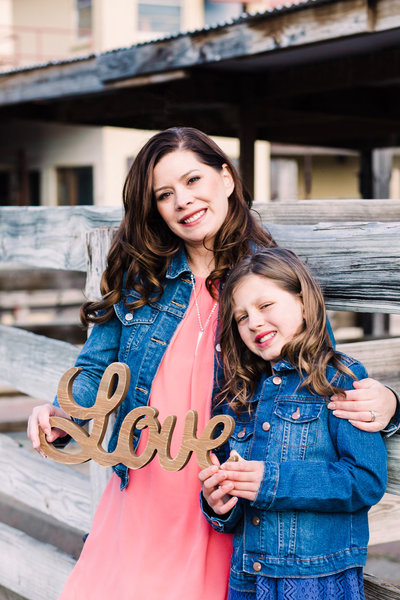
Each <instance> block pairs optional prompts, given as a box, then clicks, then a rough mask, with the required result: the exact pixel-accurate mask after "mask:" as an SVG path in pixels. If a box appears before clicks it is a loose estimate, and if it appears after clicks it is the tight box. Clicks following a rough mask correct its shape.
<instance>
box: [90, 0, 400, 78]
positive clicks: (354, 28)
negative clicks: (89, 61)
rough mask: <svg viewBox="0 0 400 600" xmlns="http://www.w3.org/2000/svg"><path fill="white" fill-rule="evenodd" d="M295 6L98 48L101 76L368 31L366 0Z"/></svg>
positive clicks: (195, 62) (189, 63)
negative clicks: (120, 46)
mask: <svg viewBox="0 0 400 600" xmlns="http://www.w3.org/2000/svg"><path fill="white" fill-rule="evenodd" d="M381 1H382V0H381ZM399 6H400V5H399ZM296 8H297V10H296ZM296 8H292V10H288V11H285V10H283V11H280V12H275V13H274V12H271V13H269V14H263V15H259V16H258V17H257V16H255V17H253V18H252V17H251V16H250V17H247V18H246V19H243V20H241V21H238V22H236V23H234V24H233V25H225V26H224V27H220V28H215V29H211V30H210V31H199V32H194V33H193V34H191V35H184V36H177V37H176V38H174V39H167V40H160V41H158V42H154V43H153V44H143V45H141V46H136V47H132V48H128V49H124V50H120V51H118V52H111V53H107V54H103V55H101V56H100V57H99V61H98V64H99V69H100V77H101V78H102V80H103V81H107V82H108V81H115V80H117V79H124V78H127V77H134V76H138V75H142V74H145V73H153V72H162V71H165V70H170V69H178V68H185V67H186V68H187V67H191V66H193V65H204V64H209V63H212V62H218V63H219V62H221V61H223V60H227V59H232V58H239V57H240V58H241V57H245V56H254V55H255V54H260V53H268V52H276V51H277V50H280V49H289V48H293V49H294V48H296V49H299V48H300V47H303V46H305V45H307V44H315V43H317V42H322V41H325V42H326V41H329V40H334V39H337V38H341V39H345V38H346V37H348V36H353V35H356V34H362V33H364V34H365V33H369V32H370V31H371V24H370V21H369V13H368V3H367V1H366V0H345V1H342V2H340V1H339V2H335V3H326V4H325V3H318V4H315V5H313V6H308V7H303V10H302V9H301V7H296ZM395 14H396V13H393V16H394V15H395ZM399 22H400V19H399V18H398V17H395V18H394V20H393V21H392V22H391V23H390V24H389V25H390V26H391V27H395V26H396V23H399ZM386 25H387V26H388V23H387V24H386ZM375 26H377V24H376V23H375Z"/></svg>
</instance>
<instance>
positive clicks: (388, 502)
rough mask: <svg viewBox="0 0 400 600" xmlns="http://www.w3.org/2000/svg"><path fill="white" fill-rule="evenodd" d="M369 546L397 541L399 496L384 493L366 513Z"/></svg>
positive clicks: (399, 534) (398, 533) (399, 521)
mask: <svg viewBox="0 0 400 600" xmlns="http://www.w3.org/2000/svg"><path fill="white" fill-rule="evenodd" d="M368 522H369V546H374V545H375V544H388V543H390V542H398V541H399V539H400V532H399V523H400V497H399V496H394V495H393V494H385V495H384V496H383V498H382V500H381V501H380V502H379V503H378V504H376V505H375V506H373V507H372V508H371V510H370V511H369V513H368Z"/></svg>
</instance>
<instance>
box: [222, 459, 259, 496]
mask: <svg viewBox="0 0 400 600" xmlns="http://www.w3.org/2000/svg"><path fill="white" fill-rule="evenodd" d="M237 456H238V455H237ZM221 469H222V470H223V472H224V473H225V474H226V477H227V480H228V482H229V483H231V484H233V488H232V489H230V491H229V493H230V494H231V495H232V496H237V497H238V498H245V499H246V500H250V501H253V500H255V499H256V497H257V494H258V490H259V488H260V483H261V480H262V478H263V475H264V463H263V462H262V461H260V460H244V458H241V457H239V460H237V461H235V462H231V461H230V460H228V461H227V462H225V463H224V464H223V465H221Z"/></svg>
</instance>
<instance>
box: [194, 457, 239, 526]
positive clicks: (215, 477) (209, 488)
mask: <svg viewBox="0 0 400 600" xmlns="http://www.w3.org/2000/svg"><path fill="white" fill-rule="evenodd" d="M210 456H211V460H212V462H213V465H212V466H211V467H207V468H206V469H203V470H202V471H200V473H199V479H200V481H201V491H202V492H203V496H204V498H205V499H206V501H207V504H208V505H209V506H210V508H212V509H213V511H214V512H215V513H216V514H217V515H224V514H226V513H228V512H229V511H230V510H232V508H233V507H234V506H235V504H236V502H237V498H235V497H232V496H230V495H229V494H230V491H231V490H232V488H233V483H231V482H229V481H227V477H226V473H225V472H224V471H222V470H221V469H220V466H219V460H218V458H217V457H216V456H215V454H211V455H210Z"/></svg>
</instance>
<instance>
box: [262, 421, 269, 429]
mask: <svg viewBox="0 0 400 600" xmlns="http://www.w3.org/2000/svg"><path fill="white" fill-rule="evenodd" d="M262 428H263V430H264V431H269V430H270V429H271V423H268V421H264V423H263V424H262Z"/></svg>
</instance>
